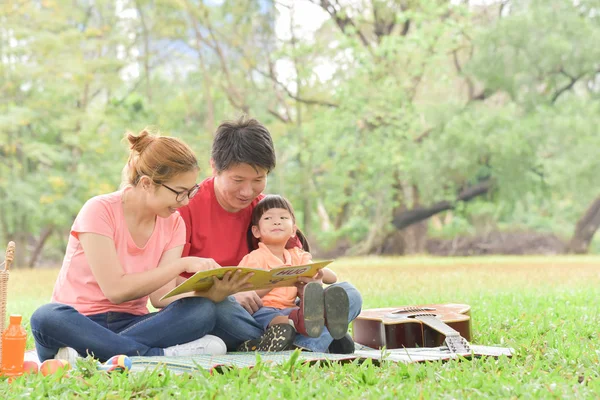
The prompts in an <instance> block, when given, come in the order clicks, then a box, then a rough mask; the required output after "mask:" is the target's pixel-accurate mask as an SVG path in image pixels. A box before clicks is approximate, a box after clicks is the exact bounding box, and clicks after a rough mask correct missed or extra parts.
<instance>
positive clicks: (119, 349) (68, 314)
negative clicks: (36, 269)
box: [31, 297, 216, 361]
mask: <svg viewBox="0 0 600 400" xmlns="http://www.w3.org/2000/svg"><path fill="white" fill-rule="evenodd" d="M215 324H216V305H215V303H213V302H212V301H210V300H208V299H205V298H201V297H186V298H183V299H179V300H176V301H174V302H173V303H171V304H169V305H168V306H167V307H165V308H164V309H162V310H161V311H159V312H154V313H150V314H146V315H133V314H127V313H121V312H107V313H102V314H94V315H88V316H86V315H83V314H81V313H79V312H78V311H77V310H75V309H74V308H73V307H71V306H68V305H65V304H59V303H50V304H46V305H43V306H41V307H40V308H38V309H37V310H36V311H35V312H34V313H33V315H32V316H31V332H32V334H33V337H34V338H35V347H36V349H37V353H38V357H39V359H40V361H45V360H47V359H50V358H54V356H55V355H56V353H57V351H58V349H59V348H61V347H72V348H73V349H75V350H77V352H78V353H79V355H81V356H86V355H87V354H88V353H89V354H92V355H93V356H94V357H95V358H97V359H99V360H101V361H106V360H108V359H109V358H110V357H112V356H114V355H117V354H125V355H128V356H138V355H139V356H162V355H164V352H163V349H164V348H165V347H169V346H174V345H177V344H182V343H187V342H191V341H192V340H196V339H198V338H201V337H202V336H204V335H206V334H208V333H210V332H211V331H213V330H214V328H215Z"/></svg>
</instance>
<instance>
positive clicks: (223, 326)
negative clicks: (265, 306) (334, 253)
mask: <svg viewBox="0 0 600 400" xmlns="http://www.w3.org/2000/svg"><path fill="white" fill-rule="evenodd" d="M332 286H340V287H342V288H344V290H346V293H347V294H348V301H349V303H350V311H349V313H348V321H349V322H351V321H353V320H354V319H355V318H356V317H357V316H358V314H360V310H361V307H362V297H361V296H360V293H359V292H358V290H356V288H355V287H354V286H352V285H351V284H350V283H348V282H342V283H338V284H335V285H332ZM290 310H291V309H290ZM216 317H217V324H216V327H215V329H214V330H213V331H212V332H210V333H211V334H212V335H215V336H218V337H220V338H221V339H223V341H224V342H225V343H226V344H227V349H228V350H229V351H235V349H236V348H237V347H238V346H239V345H240V344H242V343H243V342H245V341H246V340H249V339H255V338H258V337H260V336H262V334H263V333H265V329H264V327H263V324H261V323H259V322H258V321H256V320H255V319H254V318H253V317H252V315H250V314H249V313H248V312H247V311H246V310H245V309H244V308H243V307H242V306H241V305H240V304H239V303H238V302H237V301H235V299H234V298H233V297H232V296H230V297H229V298H228V299H227V300H225V301H223V302H221V303H218V304H216ZM332 341H333V338H332V337H331V335H330V334H329V331H327V328H324V329H323V332H322V333H321V336H319V337H317V338H311V337H308V336H303V335H296V340H295V341H294V344H295V345H296V346H299V347H303V348H305V349H309V350H311V351H315V352H321V353H325V352H327V351H328V349H329V345H330V344H331V342H332Z"/></svg>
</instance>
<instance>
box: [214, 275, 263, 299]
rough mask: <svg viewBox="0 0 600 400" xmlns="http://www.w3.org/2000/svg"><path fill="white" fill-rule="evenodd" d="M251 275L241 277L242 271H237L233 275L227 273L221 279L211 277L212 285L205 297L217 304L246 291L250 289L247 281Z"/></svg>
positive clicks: (250, 285)
mask: <svg viewBox="0 0 600 400" xmlns="http://www.w3.org/2000/svg"><path fill="white" fill-rule="evenodd" d="M253 275H254V274H253V273H249V274H246V275H244V276H242V271H241V270H239V269H238V270H237V271H235V273H234V274H232V273H231V271H228V272H227V273H226V274H225V275H223V278H221V279H219V278H217V277H215V276H213V285H212V286H211V287H210V289H208V291H207V296H206V297H208V298H209V299H211V300H212V301H214V302H215V303H219V302H221V301H223V300H225V299H226V298H227V297H228V296H230V295H232V294H234V293H237V292H242V291H244V290H248V289H250V288H251V287H252V284H250V283H248V279H250V278H251V277H252V276H253Z"/></svg>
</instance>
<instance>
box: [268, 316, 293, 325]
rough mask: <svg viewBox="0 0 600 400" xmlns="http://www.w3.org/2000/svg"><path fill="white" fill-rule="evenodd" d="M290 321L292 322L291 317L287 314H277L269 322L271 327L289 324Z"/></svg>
mask: <svg viewBox="0 0 600 400" xmlns="http://www.w3.org/2000/svg"><path fill="white" fill-rule="evenodd" d="M289 323H290V319H289V318H288V316H287V315H277V316H275V317H273V319H272V320H271V322H269V327H271V326H273V325H279V324H289Z"/></svg>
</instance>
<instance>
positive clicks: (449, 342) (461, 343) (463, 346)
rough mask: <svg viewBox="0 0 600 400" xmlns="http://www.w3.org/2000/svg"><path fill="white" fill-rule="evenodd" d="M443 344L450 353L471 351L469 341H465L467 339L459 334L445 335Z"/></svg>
mask: <svg viewBox="0 0 600 400" xmlns="http://www.w3.org/2000/svg"><path fill="white" fill-rule="evenodd" d="M444 344H445V345H446V346H448V350H450V352H451V353H470V352H471V346H469V342H467V340H466V339H465V338H464V337H462V336H460V335H455V336H454V335H453V336H446V339H445V340H444Z"/></svg>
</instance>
